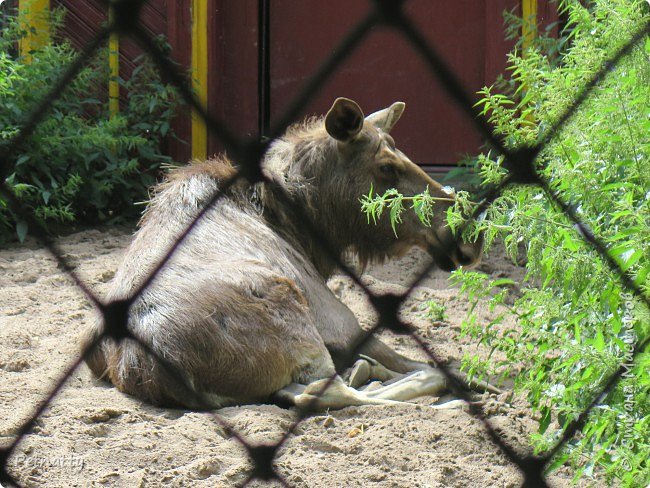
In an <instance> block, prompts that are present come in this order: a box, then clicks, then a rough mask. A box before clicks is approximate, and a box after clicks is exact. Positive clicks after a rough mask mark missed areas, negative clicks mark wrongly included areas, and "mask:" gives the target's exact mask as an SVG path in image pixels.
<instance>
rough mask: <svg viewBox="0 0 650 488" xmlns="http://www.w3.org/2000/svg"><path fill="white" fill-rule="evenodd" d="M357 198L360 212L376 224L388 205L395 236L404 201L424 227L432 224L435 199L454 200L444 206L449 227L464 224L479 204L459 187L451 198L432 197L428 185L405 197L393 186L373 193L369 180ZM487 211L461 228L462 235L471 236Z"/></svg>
mask: <svg viewBox="0 0 650 488" xmlns="http://www.w3.org/2000/svg"><path fill="white" fill-rule="evenodd" d="M359 201H360V202H361V210H362V212H364V213H365V214H366V216H367V218H368V224H370V219H371V218H372V220H373V222H374V223H375V225H377V223H378V220H379V219H380V218H381V216H382V214H383V212H384V210H385V209H386V208H388V209H389V218H390V223H391V227H392V229H393V232H394V234H395V237H397V224H399V223H401V222H402V213H403V212H404V210H405V205H404V204H405V202H407V203H409V202H410V206H409V209H411V210H413V211H414V212H415V215H416V216H417V217H418V219H419V220H420V222H421V223H422V225H424V226H426V227H431V225H432V219H433V216H434V213H435V204H436V202H449V203H453V206H452V207H450V208H449V209H448V210H447V222H448V225H449V227H450V228H451V229H452V231H454V230H455V229H458V228H460V227H461V226H463V225H464V224H465V222H466V221H467V218H468V215H471V213H472V211H473V209H474V208H475V207H476V205H478V204H477V203H476V202H474V201H472V200H470V194H469V193H468V192H466V191H462V190H461V191H458V192H456V193H455V194H454V197H453V198H452V197H451V196H450V197H449V198H446V197H434V196H431V194H430V193H429V187H428V186H427V188H426V189H425V190H424V192H422V193H420V194H417V195H413V196H410V197H406V196H404V195H402V194H401V193H400V192H399V191H398V190H397V189H395V188H389V189H388V190H386V191H385V192H384V194H383V195H380V194H378V193H377V194H375V192H374V187H373V185H372V184H371V186H370V191H369V193H368V194H367V195H363V196H362V197H361V198H360V199H359ZM486 214H487V211H485V212H483V213H482V215H483V218H480V219H477V220H476V221H475V222H474V223H472V225H469V226H467V229H465V232H463V237H464V238H465V239H468V240H471V239H472V238H473V237H475V236H476V235H478V233H479V232H480V231H481V230H482V229H483V227H484V226H486V225H487V222H486V223H485V224H482V222H483V221H484V220H485V216H486Z"/></svg>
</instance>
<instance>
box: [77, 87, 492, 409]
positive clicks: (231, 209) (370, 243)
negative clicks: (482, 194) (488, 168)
mask: <svg viewBox="0 0 650 488" xmlns="http://www.w3.org/2000/svg"><path fill="white" fill-rule="evenodd" d="M404 106H405V105H404V103H402V102H396V103H393V104H392V105H390V106H389V107H387V108H385V109H383V110H380V111H378V112H375V113H373V114H371V115H369V116H367V117H364V114H363V112H362V110H361V108H360V107H359V105H358V104H357V103H356V102H354V101H352V100H350V99H346V98H338V99H336V100H335V102H334V104H333V105H332V107H331V109H330V110H329V111H328V113H327V115H326V116H325V117H318V118H309V119H307V120H305V121H304V122H302V123H298V124H295V125H293V126H291V127H290V128H289V129H288V130H287V131H286V133H285V134H284V135H283V136H282V137H281V138H279V139H277V140H276V141H274V142H273V143H272V144H271V145H270V146H269V148H268V150H267V152H266V154H265V156H264V159H263V161H262V171H263V172H264V174H265V175H266V176H268V178H266V179H265V181H263V182H258V183H255V184H252V185H251V184H248V183H245V182H241V183H239V182H240V180H237V183H235V184H232V185H229V186H228V187H227V188H225V189H224V194H223V195H222V198H221V199H219V200H218V201H217V203H216V204H215V205H213V206H212V207H210V208H209V210H207V212H206V213H205V214H204V215H203V216H202V218H201V219H200V220H199V222H198V223H197V225H196V226H195V227H194V228H193V230H192V231H191V232H190V233H189V235H187V236H186V238H185V241H184V242H183V243H182V244H181V245H180V246H179V247H178V248H177V250H176V252H175V254H173V255H172V257H171V258H170V259H169V261H168V262H167V264H166V265H165V266H164V267H163V268H162V270H161V271H160V272H159V274H158V275H157V276H156V277H155V279H154V281H153V282H152V283H151V284H150V285H149V286H148V287H146V288H145V289H144V291H143V292H142V293H140V295H139V296H137V297H135V298H134V297H133V296H134V294H135V290H137V289H138V287H139V286H140V285H141V283H143V282H144V280H145V279H146V278H147V276H148V274H149V273H150V272H151V270H152V269H153V268H154V267H155V266H156V264H157V262H158V260H159V259H160V257H161V256H162V255H164V253H165V252H166V251H167V249H168V248H169V247H170V246H171V245H172V243H173V242H174V241H175V239H177V237H178V236H179V235H180V234H181V233H182V232H183V230H184V229H185V228H186V227H187V226H188V225H189V224H190V222H191V221H192V220H193V219H194V218H195V217H196V216H197V214H198V213H199V212H200V211H201V209H202V208H203V207H204V206H205V205H206V204H207V203H208V201H209V200H210V198H211V197H212V195H214V194H215V192H217V191H218V190H219V189H220V188H223V187H224V186H225V182H226V181H228V180H229V179H230V178H232V177H233V176H234V175H235V173H236V168H235V166H233V163H231V162H230V161H229V160H228V159H227V158H226V157H225V156H222V157H219V158H214V159H211V160H207V161H201V162H199V161H195V162H193V163H191V164H189V165H187V166H184V167H180V168H176V169H174V170H172V171H170V173H169V174H168V176H167V179H166V180H165V182H164V183H162V184H160V185H159V186H158V187H157V188H156V189H155V190H154V193H153V197H152V199H151V201H150V202H149V205H148V207H147V209H146V210H145V212H144V214H143V217H142V220H141V222H140V226H139V229H138V231H137V232H136V234H135V236H134V239H133V241H132V243H131V245H130V247H129V248H128V249H127V251H126V253H125V256H124V258H123V262H122V264H121V265H120V267H119V269H118V270H117V272H116V274H115V276H114V278H113V281H112V284H111V288H110V290H109V292H108V296H107V299H108V300H124V299H133V301H132V303H131V305H130V309H129V318H128V323H127V327H128V329H129V331H130V332H131V333H132V334H133V335H134V336H135V337H137V338H138V341H134V340H129V339H126V340H122V341H114V340H113V339H110V338H107V337H102V338H101V340H100V341H99V342H98V344H97V347H95V348H94V349H93V350H92V351H91V352H90V353H88V354H87V355H86V358H85V359H86V362H87V364H88V366H89V367H90V369H91V371H92V372H93V373H94V374H95V375H96V376H97V377H99V378H102V379H105V380H108V381H110V382H111V383H113V384H114V385H115V386H116V387H117V388H118V389H119V390H121V391H122V392H125V393H127V394H130V395H133V396H135V397H137V398H139V399H141V400H144V401H146V402H149V403H152V404H154V405H159V406H170V407H181V408H189V409H214V408H220V407H223V406H227V405H235V404H250V403H260V402H267V401H270V400H274V401H278V402H288V403H290V404H292V405H296V406H298V407H309V408H312V409H327V408H343V407H345V406H350V405H366V404H368V405H375V404H396V403H404V402H408V401H409V400H411V399H413V398H416V397H418V396H423V395H435V394H440V393H442V392H444V391H445V390H446V388H447V387H448V384H447V383H448V382H447V380H446V377H445V375H443V374H442V372H441V371H440V370H439V369H437V368H436V367H434V366H432V365H430V364H428V363H425V362H419V361H415V360H411V359H408V358H406V357H405V356H403V355H400V354H398V353H397V352H396V351H394V350H392V349H391V348H389V347H388V346H387V345H386V344H384V343H383V342H381V341H380V340H378V339H376V338H375V337H372V336H371V337H370V338H369V339H368V340H367V341H366V342H365V343H363V345H361V346H360V347H359V346H358V344H357V341H358V338H359V337H360V335H361V334H362V329H361V327H360V326H359V323H358V321H357V319H356V318H355V316H354V314H353V313H352V311H351V310H350V309H349V308H347V307H346V306H345V305H344V304H343V303H342V302H341V301H339V300H338V299H337V297H336V296H335V295H334V294H333V293H332V291H330V289H329V288H328V287H327V282H326V281H327V279H328V278H329V277H330V276H331V275H332V274H333V272H334V271H335V269H336V260H335V259H334V258H332V256H331V255H330V254H328V253H325V252H323V250H322V248H321V245H320V243H319V242H317V239H316V238H315V237H314V235H313V233H310V232H306V231H305V229H304V221H300V220H299V219H297V218H296V216H295V215H294V213H292V210H291V208H290V206H287V205H283V204H282V202H281V199H280V198H279V197H278V191H280V190H281V191H282V192H283V194H286V195H288V196H289V197H290V199H291V201H292V202H293V205H298V206H300V208H301V209H302V212H303V213H304V215H306V216H307V217H309V218H310V219H311V221H312V222H313V223H314V226H315V227H316V229H317V230H318V231H319V233H320V234H321V235H323V236H327V238H328V240H329V245H330V246H331V247H333V251H335V252H336V253H338V255H343V254H344V253H351V254H353V255H356V256H357V257H358V261H359V263H360V264H361V265H362V266H365V265H367V264H368V263H370V262H381V261H383V260H385V259H387V258H390V257H394V256H400V255H403V254H404V253H405V252H406V251H408V250H409V249H410V248H412V247H413V246H419V247H421V248H424V249H426V250H427V251H428V252H429V253H430V254H431V256H432V258H433V259H434V260H435V262H436V264H437V265H438V266H439V267H440V268H442V269H445V270H452V269H455V268H457V267H459V266H470V265H473V264H475V263H476V262H478V261H479V259H480V256H481V252H482V242H481V239H479V240H478V241H477V242H473V243H458V244H454V245H453V248H452V249H448V247H449V246H447V245H444V244H443V243H446V242H451V239H450V237H451V231H450V229H449V228H448V227H447V225H446V223H445V218H444V214H445V210H446V209H447V208H448V207H449V206H450V205H451V204H452V202H450V201H449V200H452V199H453V195H451V196H450V195H449V194H448V193H447V192H446V191H445V190H443V188H442V187H441V186H440V184H438V183H437V182H435V181H434V180H433V179H431V178H430V177H429V176H428V175H427V174H426V173H425V172H424V171H423V170H422V169H421V168H420V167H419V166H417V165H416V164H414V163H413V162H412V161H410V160H409V158H408V157H407V156H406V155H404V154H403V153H402V152H401V151H400V150H399V149H397V147H396V146H395V141H394V140H393V138H392V137H391V136H390V131H391V129H392V128H393V127H394V125H395V124H396V123H397V121H398V120H399V118H400V117H401V115H402V112H403V110H404ZM371 184H372V185H373V186H374V188H376V189H377V190H378V191H383V190H386V189H388V188H396V189H397V190H399V191H400V192H401V193H402V194H404V195H414V194H416V193H420V192H422V191H424V190H425V189H426V188H427V187H428V189H429V192H430V194H431V195H433V196H435V197H439V198H441V200H440V201H439V203H438V205H439V208H437V212H436V216H435V218H434V219H433V221H432V225H431V227H425V226H423V225H422V224H421V223H420V222H419V221H418V220H417V217H416V216H414V215H404V218H403V223H402V225H401V227H400V232H399V237H397V236H396V235H395V234H394V233H393V231H392V229H391V226H390V224H389V223H388V222H382V221H379V222H378V223H377V225H376V226H371V225H368V223H367V222H366V221H365V216H364V215H363V214H362V212H361V211H360V204H359V198H360V196H361V195H362V194H364V193H365V192H367V190H368V189H369V188H370V186H371ZM445 200H447V201H445ZM103 327H104V326H103V323H102V319H101V318H100V317H98V319H97V320H96V322H95V323H94V325H93V327H92V328H91V330H90V331H89V332H88V334H87V336H86V337H85V338H84V342H85V343H88V342H90V341H94V340H96V339H98V338H99V337H100V335H101V334H102V331H103V330H104V329H103ZM140 342H142V343H145V344H146V347H145V346H143V345H142V344H141V343H140ZM152 353H153V354H152ZM350 359H352V360H356V361H355V362H354V364H353V366H352V368H350V369H348V370H346V371H345V370H344V368H345V367H346V366H347V365H348V361H349V360H350ZM179 376H181V377H182V378H179ZM344 377H345V378H346V380H345V381H344V379H343V378H344ZM376 380H379V381H376ZM382 382H383V383H382ZM368 383H370V384H371V385H374V387H373V388H370V387H366V388H364V386H363V385H367V384H368ZM325 386H327V388H326V389H324V388H325ZM323 390H324V391H323ZM456 402H458V400H457V401H456ZM449 403H450V404H452V403H454V402H453V401H452V402H449ZM445 405H446V404H442V405H441V407H444V406H445ZM453 406H457V405H453ZM432 407H435V406H432Z"/></svg>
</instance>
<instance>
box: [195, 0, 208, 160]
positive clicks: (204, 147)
mask: <svg viewBox="0 0 650 488" xmlns="http://www.w3.org/2000/svg"><path fill="white" fill-rule="evenodd" d="M191 73H192V88H193V89H194V93H195V94H196V96H197V97H198V99H199V102H200V103H201V106H202V107H203V108H204V109H207V101H208V0H192V70H191ZM207 153H208V130H207V127H206V124H205V121H204V120H203V119H202V118H201V117H200V116H199V114H198V113H197V112H196V110H192V158H193V159H205V158H206V156H207Z"/></svg>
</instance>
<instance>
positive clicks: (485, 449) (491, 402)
mask: <svg viewBox="0 0 650 488" xmlns="http://www.w3.org/2000/svg"><path fill="white" fill-rule="evenodd" d="M129 239H130V230H129V229H108V230H106V229H103V230H88V231H84V232H80V233H77V234H72V235H69V236H67V237H63V238H61V240H60V244H61V247H62V248H63V249H65V252H66V254H67V256H68V257H69V258H70V259H71V260H72V261H73V262H74V263H75V265H76V266H77V271H78V272H79V274H80V275H81V276H82V277H83V279H84V280H85V281H86V282H87V283H88V284H89V285H90V287H91V288H92V289H93V290H95V291H97V292H99V293H102V292H103V291H104V290H105V289H106V286H107V283H108V282H109V281H110V279H111V278H112V276H113V274H114V270H115V269H116V267H117V265H118V263H119V259H120V256H121V253H122V251H123V249H124V248H125V247H126V246H127V245H128V242H129ZM423 260H424V256H423V255H422V254H420V253H417V252H412V253H410V254H409V255H407V256H406V257H405V258H403V259H401V260H399V261H396V262H392V263H388V264H387V265H385V266H383V267H381V268H373V269H371V270H369V271H368V273H367V274H366V275H365V277H364V279H365V280H366V282H367V283H368V284H369V285H370V286H371V287H372V288H373V289H375V290H380V291H384V292H387V291H393V292H399V291H400V290H402V289H403V288H402V287H403V285H404V284H405V283H407V282H408V281H409V279H410V276H412V273H413V272H415V270H417V269H418V266H420V265H422V263H423ZM482 266H483V269H484V271H486V272H489V273H490V274H493V275H494V274H496V275H500V276H520V275H521V270H520V269H518V268H516V267H514V266H512V265H510V264H508V263H507V262H506V261H505V260H504V259H503V258H501V257H498V256H492V257H488V258H487V259H486V262H485V264H484V265H482ZM330 286H331V288H332V290H333V291H334V292H335V293H336V294H337V295H338V296H339V297H340V298H341V299H342V300H343V301H344V302H345V303H346V304H347V305H348V306H349V307H350V308H351V309H352V310H353V311H354V312H355V314H356V315H357V316H358V317H359V320H360V322H361V324H362V325H365V326H369V325H371V324H372V323H373V313H372V310H371V307H370V306H369V304H368V303H367V301H366V300H365V299H364V296H363V294H362V293H361V292H360V290H359V289H358V288H357V287H356V286H354V285H353V284H352V282H351V281H350V280H349V279H347V278H344V277H341V276H336V277H334V278H332V280H331V281H330ZM428 298H435V299H437V300H438V301H441V302H443V303H445V305H446V309H447V314H448V316H449V320H448V323H438V324H433V323H432V322H431V320H429V319H427V318H426V316H425V314H424V312H423V310H422V301H423V300H424V299H428ZM466 310H467V305H466V303H465V301H464V300H463V299H462V298H460V297H458V293H457V290H455V289H453V288H451V287H450V285H449V283H448V281H447V275H446V274H445V273H442V272H436V273H433V274H432V276H431V277H430V278H428V279H426V280H425V281H424V282H423V283H422V286H421V287H419V288H418V289H417V290H416V292H415V294H414V295H413V297H412V298H411V299H410V300H409V301H408V302H407V303H406V306H405V307H404V309H403V311H402V313H403V314H404V317H405V318H407V319H408V320H409V321H410V322H411V323H412V324H414V325H415V326H416V327H417V328H418V329H419V331H420V334H421V335H422V337H424V338H425V339H426V341H427V342H428V344H429V345H430V346H431V347H433V348H434V350H435V351H436V353H437V354H438V355H439V356H440V357H442V358H444V359H445V360H449V361H457V360H459V359H460V357H461V356H462V354H463V351H470V352H473V353H474V352H475V353H480V354H483V353H484V351H480V350H478V349H477V348H476V346H475V345H473V344H471V343H470V341H469V340H468V339H460V338H459V335H460V323H461V320H462V318H463V317H464V316H465V313H466ZM487 313H488V312H487V310H484V309H481V311H480V314H481V317H482V318H483V319H485V317H487ZM92 314H93V312H92V309H91V306H90V305H89V303H88V302H87V300H86V299H85V298H84V297H83V296H82V295H81V294H80V292H79V291H78V290H77V289H76V288H75V287H74V286H72V284H71V282H70V280H69V279H68V278H67V277H66V276H65V275H64V274H63V273H62V272H61V271H60V270H59V269H57V267H56V264H55V263H54V261H53V260H52V259H51V258H50V257H49V255H48V254H47V253H46V252H45V251H44V250H43V249H41V248H40V247H38V246H37V245H36V244H34V243H30V242H28V243H27V244H26V245H23V246H18V245H12V246H9V247H8V248H5V249H3V250H0V443H1V444H2V445H6V444H8V443H9V442H10V441H11V440H12V439H13V436H14V435H15V434H16V432H17V429H18V427H19V426H20V425H21V423H22V422H23V421H24V419H26V418H28V417H29V416H30V415H31V413H32V412H33V411H34V409H35V408H36V406H37V405H38V404H39V402H40V401H42V399H43V398H44V397H45V395H46V394H47V392H49V391H50V389H51V388H52V387H53V384H54V383H55V381H56V380H57V379H58V378H59V377H60V375H61V373H62V371H64V369H65V368H66V367H67V366H68V365H69V364H71V362H72V361H73V359H74V358H75V356H76V355H77V351H78V345H77V343H78V337H79V335H80V333H81V331H82V330H84V329H85V328H86V327H87V326H88V324H89V323H90V320H91V317H92ZM383 337H384V340H385V341H386V342H388V343H390V344H391V345H392V346H393V347H395V348H396V349H397V350H399V351H401V352H403V353H406V354H408V355H410V356H411V357H414V358H424V356H422V354H420V353H419V351H418V349H417V347H416V346H415V344H414V343H413V342H412V340H411V339H410V338H408V337H396V336H392V335H390V334H384V335H383ZM508 398H509V395H507V394H504V395H500V396H499V397H496V396H494V395H484V396H483V401H484V410H485V411H486V412H487V413H488V415H489V418H490V419H491V422H492V424H493V425H494V427H495V428H496V430H497V432H499V433H500V435H502V436H503V437H504V438H505V439H506V440H507V441H508V442H510V443H511V444H512V445H513V446H515V447H516V449H517V450H518V451H519V452H522V453H527V452H529V451H530V450H529V448H528V447H527V435H528V433H529V432H531V431H534V430H535V422H534V421H533V419H532V418H531V415H530V412H529V411H528V410H527V409H526V408H525V405H524V404H523V403H522V402H520V401H517V402H514V403H510V402H508ZM434 400H435V399H433V398H424V399H421V400H420V401H419V406H369V407H350V408H345V409H343V410H339V411H331V412H329V413H325V414H322V415H314V416H312V417H310V418H308V419H307V420H306V421H305V422H303V423H302V424H301V425H300V426H299V427H298V428H297V429H296V431H295V433H294V435H292V436H291V437H289V439H288V441H287V442H286V443H285V445H284V446H283V447H282V449H281V450H280V451H279V455H278V457H277V460H276V463H275V466H276V468H277V470H278V471H279V472H280V473H281V474H282V475H283V476H284V477H285V478H286V480H287V481H288V482H289V484H290V485H292V486H299V487H321V486H326V487H340V486H345V487H366V486H378V487H379V486H381V487H384V486H386V487H516V486H520V484H521V481H522V478H521V476H520V475H519V473H518V471H517V469H516V468H514V467H513V466H512V465H510V464H509V462H508V461H507V459H506V458H505V457H504V456H503V455H501V454H500V452H499V450H498V449H497V448H496V447H494V446H493V445H492V443H491V442H490V441H489V439H488V437H487V435H486V433H485V431H484V429H483V427H482V425H481V423H480V422H478V421H477V420H475V419H474V418H473V417H472V416H471V415H469V414H468V413H465V412H464V411H462V410H433V409H430V408H428V407H427V405H429V404H431V403H432V402H433V401H434ZM217 413H218V415H220V416H222V418H224V419H225V420H226V421H227V422H228V423H230V424H231V425H232V426H233V427H234V428H235V429H236V430H237V431H238V432H240V433H241V435H242V436H243V437H245V438H246V439H247V440H249V441H250V442H251V443H264V442H273V441H274V440H277V439H278V438H279V437H280V436H281V435H282V433H283V432H284V431H285V429H286V428H287V427H288V426H289V425H290V424H291V423H292V421H293V419H294V418H295V412H294V411H292V410H285V409H282V408H279V407H277V406H274V405H250V406H243V407H233V408H224V409H221V410H219V411H218V412H217ZM249 468H250V464H249V462H248V460H247V455H246V452H245V450H244V449H243V448H242V447H241V446H240V445H239V443H238V442H237V440H236V439H235V438H233V437H231V436H230V435H229V434H228V433H227V432H226V431H224V429H222V428H221V427H220V426H219V424H218V423H217V422H215V420H214V418H213V417H212V416H211V415H210V414H207V413H197V412H190V411H182V410H170V409H160V408H153V407H151V406H148V405H144V404H142V403H141V402H139V401H136V400H134V399H133V398H130V397H127V396H125V395H123V394H121V393H120V392H118V391H117V390H116V389H115V388H112V387H110V386H107V385H105V384H104V383H100V382H97V381H96V380H94V379H93V378H91V375H90V372H89V370H88V369H87V368H86V366H85V365H84V366H82V367H81V368H79V370H78V371H77V372H76V373H75V374H74V375H73V376H72V377H71V378H70V379H69V380H68V382H67V383H66V384H65V386H64V388H63V390H62V391H61V392H60V393H59V395H58V396H57V397H56V398H55V400H54V401H53V402H52V404H51V405H50V406H49V408H47V409H46V411H45V413H44V414H43V415H42V416H41V417H40V419H39V420H38V422H37V424H36V426H35V427H34V429H33V430H32V432H31V433H30V434H29V435H28V436H27V437H26V438H25V439H24V440H23V441H22V442H21V443H20V445H19V446H18V448H17V450H16V451H15V453H14V455H13V456H12V458H11V460H10V469H11V472H12V473H13V475H14V476H15V477H16V478H17V479H18V480H19V481H20V482H21V483H22V484H23V485H24V486H47V487H59V486H60V487H67V486H124V487H138V486H211V487H214V486H217V487H219V486H224V487H227V486H236V485H238V484H241V483H242V482H243V481H244V480H245V479H246V478H247V476H248V473H249ZM570 479H571V474H570V473H569V472H568V471H566V472H565V471H560V472H558V473H555V474H553V475H552V476H551V477H550V481H551V484H552V486H571V483H570ZM258 485H263V483H262V482H261V481H255V482H253V483H252V486H258Z"/></svg>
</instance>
